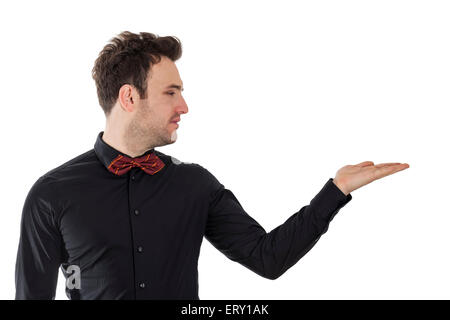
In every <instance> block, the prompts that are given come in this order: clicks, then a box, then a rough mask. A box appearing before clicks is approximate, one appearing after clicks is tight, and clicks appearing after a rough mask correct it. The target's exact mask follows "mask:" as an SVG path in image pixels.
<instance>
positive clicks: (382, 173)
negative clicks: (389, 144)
mask: <svg viewBox="0 0 450 320" xmlns="http://www.w3.org/2000/svg"><path fill="white" fill-rule="evenodd" d="M407 168H409V164H407V163H401V164H391V165H386V166H383V167H379V168H376V169H375V172H374V176H375V179H380V178H383V177H386V176H389V175H391V174H394V173H396V172H399V171H402V170H405V169H407Z"/></svg>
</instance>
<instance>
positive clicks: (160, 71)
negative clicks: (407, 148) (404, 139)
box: [16, 32, 408, 299]
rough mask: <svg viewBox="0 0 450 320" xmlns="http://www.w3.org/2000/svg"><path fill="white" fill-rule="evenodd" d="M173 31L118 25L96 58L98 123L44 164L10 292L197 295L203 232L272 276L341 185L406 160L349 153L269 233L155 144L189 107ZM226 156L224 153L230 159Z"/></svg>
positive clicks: (363, 180)
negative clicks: (353, 160)
mask: <svg viewBox="0 0 450 320" xmlns="http://www.w3.org/2000/svg"><path fill="white" fill-rule="evenodd" d="M181 53H182V50H181V43H180V42H179V40H178V39H177V38H176V37H158V36H156V35H154V34H151V33H140V34H133V33H130V32H123V33H121V34H120V35H118V36H117V37H115V38H113V39H112V40H111V42H110V43H109V44H107V45H106V46H105V47H104V49H103V50H102V51H101V52H100V54H99V57H98V58H97V60H96V61H95V66H94V68H93V78H94V80H95V82H96V86H97V92H98V97H99V102H100V105H101V107H102V109H103V111H104V113H105V116H106V128H105V130H104V132H103V131H102V132H100V133H99V134H98V136H97V139H96V141H95V144H94V148H93V149H91V150H89V151H87V152H85V153H83V154H81V155H79V156H77V157H76V158H74V159H72V160H70V161H68V162H66V163H64V164H62V165H61V166H59V167H57V168H55V169H53V170H51V171H49V172H47V173H46V174H44V175H43V176H41V177H40V178H39V179H38V180H37V181H36V182H35V183H34V185H33V186H32V187H31V189H30V191H29V193H28V195H27V198H26V200H25V204H24V207H23V212H22V220H21V234H20V242H19V248H18V253H17V262H16V299H54V296H55V289H56V283H57V275H58V269H59V268H60V267H61V269H62V271H63V273H64V275H65V277H66V278H67V281H66V293H67V295H68V297H69V298H70V299H199V296H198V274H197V262H198V257H199V252H200V246H201V243H202V240H203V237H205V238H206V239H207V240H208V241H210V242H211V243H212V245H214V246H215V247H216V248H217V249H218V250H220V251H221V252H222V253H223V254H225V255H226V256H227V257H228V258H229V259H231V260H233V261H236V262H238V263H240V264H242V265H243V266H245V267H247V268H249V269H250V270H252V271H254V272H255V273H257V274H259V275H260V276H262V277H265V278H267V279H276V278H278V277H280V276H281V275H282V274H283V273H284V272H285V271H286V270H288V269H289V268H290V267H291V266H293V265H294V264H295V263H296V262H297V261H298V260H299V259H300V258H301V257H302V256H303V255H305V254H306V253H307V252H308V251H309V250H310V249H311V248H312V247H313V246H314V245H315V243H316V242H317V241H318V240H319V238H320V237H321V235H322V234H324V233H325V232H326V231H327V229H328V225H329V223H330V221H331V220H332V219H333V217H334V216H335V215H336V214H337V212H338V211H339V210H340V209H341V208H342V207H343V206H344V205H345V204H347V203H348V202H349V201H350V200H351V199H352V196H351V194H350V192H352V191H353V190H356V189H358V188H360V187H361V186H363V185H366V184H368V183H370V182H372V181H374V180H376V179H379V178H381V177H384V176H387V175H390V174H393V173H395V172H397V171H400V170H403V169H405V168H407V167H408V164H400V163H384V164H379V165H374V164H373V163H372V162H370V161H365V162H362V163H360V164H357V165H348V166H345V167H343V168H341V169H340V170H339V171H337V173H336V176H335V178H334V179H331V178H330V179H329V180H328V181H327V182H326V183H325V185H324V186H323V188H322V189H321V190H320V191H319V193H318V194H317V195H316V196H315V197H314V198H313V199H312V200H311V202H310V204H309V205H307V206H305V207H303V208H302V209H300V210H299V211H298V212H296V213H294V214H293V215H292V216H291V217H290V218H289V219H287V220H286V221H285V222H284V223H283V224H281V225H279V226H278V227H277V228H275V229H273V230H272V231H270V232H269V233H267V232H266V231H265V230H264V229H263V228H262V227H261V226H260V225H259V224H258V222H256V221H255V220H254V219H253V218H252V217H250V216H249V215H248V214H247V213H246V212H245V211H244V209H243V208H242V206H241V205H240V203H239V201H238V200H237V199H236V197H235V196H234V194H233V193H232V192H231V191H230V190H229V189H227V188H225V187H224V185H222V184H221V183H220V182H219V181H218V180H217V179H216V178H215V177H214V176H213V175H212V174H211V173H210V172H209V171H208V170H206V169H205V168H204V167H202V166H201V165H199V164H196V163H184V162H181V161H179V160H177V159H175V158H174V157H171V156H169V155H166V154H164V153H162V152H160V151H157V150H155V147H158V146H164V145H168V144H171V143H174V142H175V141H176V139H177V131H176V130H177V128H178V124H177V122H179V121H180V120H181V115H182V114H186V113H187V112H188V107H187V105H186V101H185V100H184V98H183V96H182V91H183V82H182V81H181V79H180V75H179V73H178V70H177V68H176V66H175V63H174V62H175V61H176V60H177V59H179V58H180V57H181ZM230 161H233V160H230Z"/></svg>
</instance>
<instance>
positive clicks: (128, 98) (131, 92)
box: [117, 84, 137, 112]
mask: <svg viewBox="0 0 450 320" xmlns="http://www.w3.org/2000/svg"><path fill="white" fill-rule="evenodd" d="M136 94H137V92H136V89H135V88H134V87H133V86H131V85H129V84H124V85H123V86H121V87H120V89H119V97H118V98H117V99H118V101H119V103H120V106H121V107H122V109H124V111H127V112H133V111H134V109H135V107H136V102H137V101H136Z"/></svg>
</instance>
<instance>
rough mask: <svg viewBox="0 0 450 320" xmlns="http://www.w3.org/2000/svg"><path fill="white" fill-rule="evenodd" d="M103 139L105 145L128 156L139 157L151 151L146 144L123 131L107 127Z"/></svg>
mask: <svg viewBox="0 0 450 320" xmlns="http://www.w3.org/2000/svg"><path fill="white" fill-rule="evenodd" d="M102 139H103V141H104V142H105V143H107V144H108V145H110V146H111V147H113V148H114V149H116V150H118V151H120V152H121V153H124V154H127V155H129V156H130V157H133V158H134V157H137V156H140V155H141V154H143V153H145V152H146V151H148V150H149V148H148V146H146V145H145V143H141V142H140V141H139V139H138V137H130V136H129V135H127V134H126V133H125V131H123V130H115V129H112V128H110V127H108V126H106V128H105V131H104V132H103V136H102Z"/></svg>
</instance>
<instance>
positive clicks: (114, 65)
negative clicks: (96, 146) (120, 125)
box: [92, 31, 182, 116]
mask: <svg viewBox="0 0 450 320" xmlns="http://www.w3.org/2000/svg"><path fill="white" fill-rule="evenodd" d="M181 54H182V47H181V42H180V40H179V39H178V38H177V37H174V36H166V37H159V36H158V35H155V34H153V33H148V32H140V33H139V34H135V33H131V32H129V31H124V32H122V33H120V34H119V35H117V36H116V37H114V38H112V39H111V40H110V42H109V43H108V44H107V45H106V46H105V47H104V48H103V50H102V51H101V52H100V54H99V56H98V58H97V59H96V60H95V64H94V68H93V69H92V78H94V80H95V85H96V86H97V95H98V100H99V102H100V106H101V107H102V109H103V112H104V113H105V115H106V116H108V115H109V114H110V112H111V109H112V108H113V106H114V104H115V102H116V100H117V97H118V95H119V89H120V87H121V86H122V85H124V84H130V85H132V86H134V87H135V88H136V89H137V91H138V93H139V97H140V98H142V99H145V98H146V97H147V92H146V91H147V74H148V72H149V70H150V68H151V66H152V65H153V64H155V63H158V62H160V61H161V56H165V57H167V58H169V59H171V60H172V61H176V60H178V59H179V58H180V57H181Z"/></svg>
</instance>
